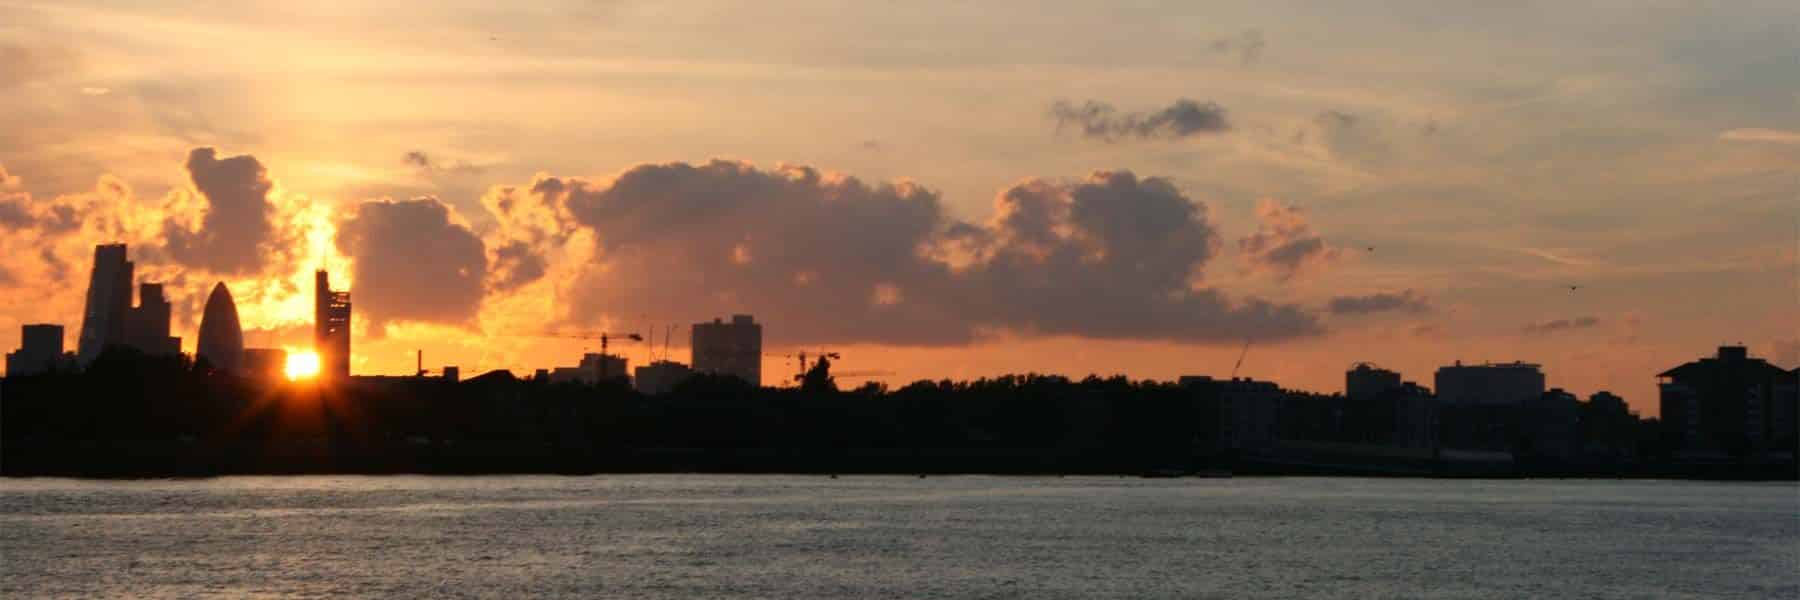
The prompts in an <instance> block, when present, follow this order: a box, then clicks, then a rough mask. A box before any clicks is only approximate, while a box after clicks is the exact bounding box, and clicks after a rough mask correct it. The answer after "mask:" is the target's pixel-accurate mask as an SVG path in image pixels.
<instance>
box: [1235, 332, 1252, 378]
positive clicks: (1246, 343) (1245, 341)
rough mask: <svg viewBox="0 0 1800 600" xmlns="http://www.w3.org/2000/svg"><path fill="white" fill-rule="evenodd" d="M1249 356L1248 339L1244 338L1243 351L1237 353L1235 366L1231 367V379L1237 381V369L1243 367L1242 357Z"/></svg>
mask: <svg viewBox="0 0 1800 600" xmlns="http://www.w3.org/2000/svg"><path fill="white" fill-rule="evenodd" d="M1248 354H1250V339H1249V338H1244V349H1243V351H1241V352H1238V359H1237V364H1235V365H1231V378H1232V379H1237V374H1238V369H1239V368H1240V367H1243V366H1244V356H1246V355H1248Z"/></svg>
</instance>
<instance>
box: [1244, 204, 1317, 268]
mask: <svg viewBox="0 0 1800 600" xmlns="http://www.w3.org/2000/svg"><path fill="white" fill-rule="evenodd" d="M1256 217H1257V220H1259V221H1260V222H1261V224H1260V225H1258V226H1257V229H1256V231H1255V232H1254V233H1251V234H1250V235H1248V236H1245V237H1243V238H1241V239H1239V240H1238V250H1239V251H1240V252H1242V257H1243V260H1244V262H1245V263H1246V264H1247V265H1248V266H1249V267H1250V269H1251V270H1252V271H1261V272H1266V273H1269V274H1271V275H1274V276H1275V277H1276V278H1277V279H1280V280H1282V281H1286V280H1289V279H1292V278H1294V277H1296V276H1300V275H1304V274H1306V273H1310V272H1313V271H1316V270H1318V269H1321V268H1324V267H1325V266H1326V265H1328V264H1330V263H1331V262H1332V261H1334V260H1337V258H1338V256H1339V255H1340V254H1341V251H1340V250H1339V249H1337V248H1334V247H1332V246H1330V245H1329V244H1326V243H1325V239H1324V238H1321V237H1319V235H1318V234H1317V233H1314V232H1313V230H1312V225H1310V224H1308V223H1307V222H1306V212H1305V211H1304V210H1303V209H1301V208H1300V207H1298V206H1289V205H1283V204H1281V203H1279V202H1276V201H1274V200H1272V199H1267V198H1265V199H1262V200H1258V201H1257V202H1256Z"/></svg>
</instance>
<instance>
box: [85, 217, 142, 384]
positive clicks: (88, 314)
mask: <svg viewBox="0 0 1800 600" xmlns="http://www.w3.org/2000/svg"><path fill="white" fill-rule="evenodd" d="M131 272H132V264H131V261H130V260H127V259H126V249H125V244H101V245H99V246H95V247H94V268H93V271H91V272H89V274H88V289H87V306H86V308H85V309H84V311H83V313H82V319H81V338H80V339H79V341H78V342H77V344H76V355H77V356H78V357H79V358H80V360H81V364H82V365H84V366H85V365H87V364H88V363H91V362H93V361H94V358H95V357H98V356H100V351H101V350H105V349H106V347H107V346H110V345H114V344H123V343H125V331H126V329H125V328H126V324H125V323H126V311H128V310H129V309H130V308H131Z"/></svg>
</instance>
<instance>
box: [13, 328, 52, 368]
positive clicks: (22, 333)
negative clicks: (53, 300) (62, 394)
mask: <svg viewBox="0 0 1800 600" xmlns="http://www.w3.org/2000/svg"><path fill="white" fill-rule="evenodd" d="M62 353H63V326H61V325H51V324H48V323H39V324H36V325H25V326H22V327H20V328H19V350H18V351H17V352H13V353H10V354H7V355H6V376H7V377H20V376H24V375H37V374H40V373H44V372H47V371H50V370H51V369H54V368H56V366H57V363H58V362H60V361H61V360H62Z"/></svg>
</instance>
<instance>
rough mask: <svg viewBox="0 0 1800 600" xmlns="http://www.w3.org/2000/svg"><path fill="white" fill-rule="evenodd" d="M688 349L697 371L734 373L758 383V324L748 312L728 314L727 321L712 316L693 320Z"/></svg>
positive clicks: (760, 360) (759, 361)
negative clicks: (728, 318) (705, 321)
mask: <svg viewBox="0 0 1800 600" xmlns="http://www.w3.org/2000/svg"><path fill="white" fill-rule="evenodd" d="M689 331H690V332H691V334H692V337H691V338H690V344H689V349H690V350H691V351H692V352H693V356H692V357H691V358H692V362H693V364H694V371H695V372H697V373H717V374H722V375H736V376H737V377H738V378H741V379H743V380H744V381H748V382H750V385H762V324H760V323H757V322H756V319H753V318H751V316H750V315H731V322H730V323H726V322H724V321H722V320H720V319H713V321H712V322H711V323H695V324H694V326H693V328H691V329H689Z"/></svg>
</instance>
